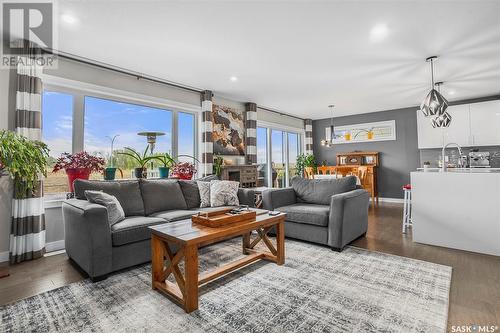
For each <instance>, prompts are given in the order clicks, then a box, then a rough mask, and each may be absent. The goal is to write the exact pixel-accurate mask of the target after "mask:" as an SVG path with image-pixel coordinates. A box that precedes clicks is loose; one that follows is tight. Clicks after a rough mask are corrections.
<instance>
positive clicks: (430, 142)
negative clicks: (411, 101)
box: [417, 110, 443, 149]
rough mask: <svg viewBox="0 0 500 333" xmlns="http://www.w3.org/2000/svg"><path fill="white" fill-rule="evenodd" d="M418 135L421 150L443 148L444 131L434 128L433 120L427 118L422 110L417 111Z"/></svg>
mask: <svg viewBox="0 0 500 333" xmlns="http://www.w3.org/2000/svg"><path fill="white" fill-rule="evenodd" d="M417 133H418V148H419V149H424V148H442V147H443V129H442V128H434V127H432V125H431V118H426V117H425V116H424V115H423V114H422V111H420V110H417Z"/></svg>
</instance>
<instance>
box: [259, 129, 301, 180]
mask: <svg viewBox="0 0 500 333" xmlns="http://www.w3.org/2000/svg"><path fill="white" fill-rule="evenodd" d="M257 127H261V128H265V129H266V137H267V146H266V148H267V151H266V153H267V156H266V158H267V161H268V162H267V166H266V167H267V170H266V171H267V183H268V184H269V187H273V183H272V180H273V175H272V157H273V155H272V145H273V142H272V131H273V130H275V131H281V132H283V133H284V135H283V148H284V155H285V156H284V165H285V187H288V186H290V180H289V176H288V174H289V170H288V164H289V163H290V161H289V157H290V156H289V145H288V133H293V134H297V135H298V154H299V155H300V154H302V153H303V152H304V151H305V140H304V137H305V133H306V132H305V129H300V128H296V127H290V126H284V125H280V124H275V123H269V122H265V121H261V120H258V121H257Z"/></svg>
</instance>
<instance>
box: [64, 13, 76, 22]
mask: <svg viewBox="0 0 500 333" xmlns="http://www.w3.org/2000/svg"><path fill="white" fill-rule="evenodd" d="M61 19H62V20H63V21H64V22H66V23H69V24H75V23H76V17H74V16H73V15H69V14H63V15H61Z"/></svg>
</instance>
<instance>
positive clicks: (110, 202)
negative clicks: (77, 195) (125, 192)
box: [85, 190, 125, 225]
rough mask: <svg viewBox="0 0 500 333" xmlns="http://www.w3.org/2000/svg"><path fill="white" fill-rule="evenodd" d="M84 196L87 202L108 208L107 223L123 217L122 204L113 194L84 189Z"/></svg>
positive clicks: (116, 221) (121, 219) (110, 223)
mask: <svg viewBox="0 0 500 333" xmlns="http://www.w3.org/2000/svg"><path fill="white" fill-rule="evenodd" d="M85 197H86V198H87V200H88V201H89V202H92V203H96V204H99V205H102V206H105V207H106V209H107V210H108V222H109V225H113V224H115V223H118V222H120V221H123V220H124V219H125V212H124V211H123V208H122V205H121V204H120V202H119V201H118V199H116V197H115V196H114V195H111V194H107V193H104V192H102V191H88V190H87V191H85Z"/></svg>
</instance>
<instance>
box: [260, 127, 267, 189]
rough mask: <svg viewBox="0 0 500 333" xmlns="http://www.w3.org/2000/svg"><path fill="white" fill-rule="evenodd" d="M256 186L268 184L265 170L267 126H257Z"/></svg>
mask: <svg viewBox="0 0 500 333" xmlns="http://www.w3.org/2000/svg"><path fill="white" fill-rule="evenodd" d="M257 168H258V171H259V176H258V177H259V178H258V182H257V186H269V182H268V177H267V172H268V170H267V169H268V167H267V128H265V127H257Z"/></svg>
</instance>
